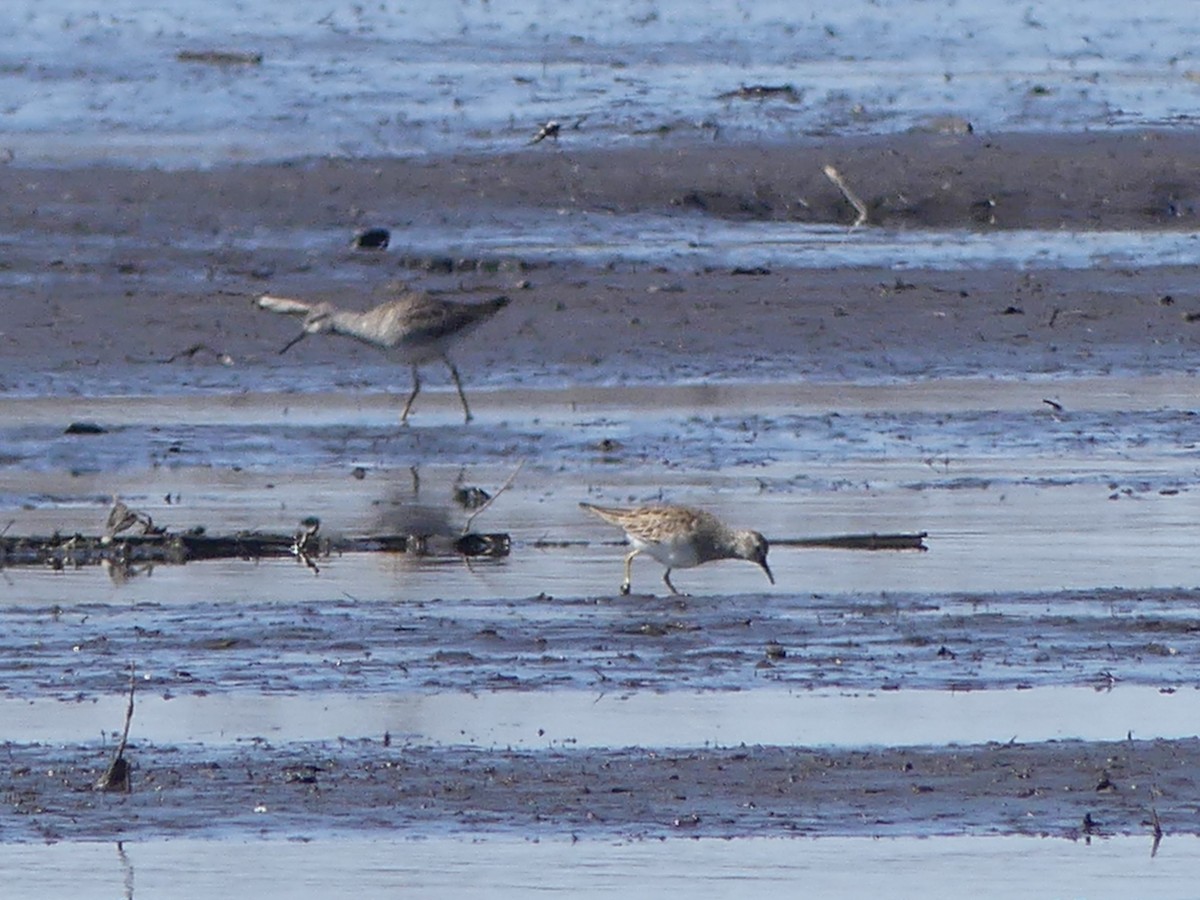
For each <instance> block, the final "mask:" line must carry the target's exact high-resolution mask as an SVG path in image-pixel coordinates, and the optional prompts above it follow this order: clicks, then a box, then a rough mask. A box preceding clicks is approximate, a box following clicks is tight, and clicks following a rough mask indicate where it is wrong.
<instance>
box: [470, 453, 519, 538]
mask: <svg viewBox="0 0 1200 900" xmlns="http://www.w3.org/2000/svg"><path fill="white" fill-rule="evenodd" d="M524 466H525V460H521V461H520V462H519V463H517V467H516V468H515V469H513V471H512V474H511V475H509V476H508V478H507V479H505V481H504V484H502V485H500V489H499V490H497V491H496V493H494V494H492V496H490V497H488V498H487V500H485V501H484V503H483V504H482V505H481V506H480V507H479V508H478V509H476V510H475V511H474V512H473V513H471V514H470V515H469V516H467V521H466V523H465V524H464V525H463V530H462V533H463V534H464V535H465V534H466V533H467V532H469V531H470V530H471V523H472V522H474V521H475V518H476V517H477V516H478V515H479V514H480V513H482V512H483V511H484V510H485V509H487V508H488V507H489V506H491V505H492V504H493V503H495V502H496V498H497V497H499V496H500V495H501V494H503V493H504V492H505V491H507V490H508V489H509V488H510V487H512V484H513V482H514V481H516V480H517V475H518V474H520V472H521V469H522V468H524Z"/></svg>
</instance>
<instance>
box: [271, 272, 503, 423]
mask: <svg viewBox="0 0 1200 900" xmlns="http://www.w3.org/2000/svg"><path fill="white" fill-rule="evenodd" d="M508 302H509V300H508V298H507V297H495V298H493V299H491V300H488V301H486V302H484V303H457V302H455V301H453V300H441V299H439V298H437V297H431V296H429V295H428V294H425V293H420V292H411V293H407V294H404V295H402V296H401V297H399V298H398V299H396V300H389V301H388V302H387V303H381V304H380V305H379V306H376V307H375V308H374V309H369V310H367V311H366V312H354V311H352V310H348V309H338V308H337V307H336V306H334V305H333V304H331V303H307V302H305V301H303V300H290V299H288V298H286V297H274V296H271V295H270V294H264V295H263V296H262V297H260V298H259V299H258V305H259V306H260V307H262V308H263V309H269V310H271V311H272V312H277V313H286V314H288V315H294V316H303V317H304V330H303V331H301V332H300V334H299V335H297V336H296V337H295V338H293V339H292V340H290V341H288V342H287V344H286V345H285V346H284V347H283V349H282V350H280V351H279V352H280V353H286V352H287V351H288V350H290V349H291V348H292V347H294V346H295V345H296V344H298V343H300V341H301V340H302V339H303V338H305V337H307V336H308V335H310V334H320V333H322V332H330V333H331V334H344V335H346V336H347V337H352V338H356V339H357V340H360V341H362V342H363V343H365V344H371V345H372V346H375V347H379V348H380V349H382V350H391V351H394V352H395V353H397V354H398V355H399V356H400V358H401V359H402V360H404V361H405V362H407V363H408V364H409V365H410V366H412V375H413V389H412V393H411V394H409V395H408V400H407V401H406V402H405V404H404V412H402V413H401V414H400V421H401V422H407V421H408V414H409V412H411V411H412V405H413V401H414V400H416V399H417V394H418V393H419V392H420V390H421V375H420V372H419V371H418V366H420V365H421V364H422V363H426V362H430V361H431V360H434V359H440V360H441V361H442V362H444V363H445V364H446V366H447V367H448V368H449V369H450V374H451V376H453V378H454V386H455V387H456V388H457V389H458V398H459V400H461V401H462V408H463V413H464V414H465V416H466V421H468V422H470V421H471V419H472V416H471V408H470V407H469V406H468V405H467V395H466V394H465V393H463V386H462V379H461V378H459V377H458V369H457V368H456V367H455V365H454V363H453V362H451V361H450V357H449V356H448V355H447V351H448V350H449V348H450V345H451V344H452V343H454V341H456V340H457V339H458V338H461V337H462V336H463V335H464V334H466V333H467V332H468V331H470V330H471V329H472V328H474V327H475V326H476V325H478V324H479V323H481V322H483V321H485V320H487V319H490V318H491V317H492V316H493V315H495V314H496V313H497V312H498V311H499V310H501V309H503V308H504V307H505V306H507V305H508Z"/></svg>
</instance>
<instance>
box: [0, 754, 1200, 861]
mask: <svg viewBox="0 0 1200 900" xmlns="http://www.w3.org/2000/svg"><path fill="white" fill-rule="evenodd" d="M0 752H3V755H4V764H5V767H6V768H7V769H8V770H9V773H10V784H9V787H8V788H7V789H6V790H7V797H8V803H7V805H8V807H9V810H10V814H9V815H7V816H6V817H5V824H3V825H0V840H5V841H14V840H15V841H38V840H49V841H58V840H80V839H83V840H130V839H136V838H139V837H146V836H160V837H161V836H175V837H179V836H184V835H190V836H205V837H218V838H219V837H228V836H231V835H240V834H246V833H253V834H256V835H257V836H259V837H268V838H272V837H273V838H307V837H311V836H319V835H337V834H346V833H354V832H357V831H361V830H364V829H365V830H367V831H374V830H380V829H382V830H386V831H387V832H388V833H389V834H390V835H391V836H392V837H393V838H395V837H397V836H403V835H405V834H439V833H453V832H456V831H467V832H471V833H478V834H489V833H491V834H505V833H507V834H524V835H526V836H532V835H538V836H543V837H548V836H552V835H563V834H570V835H574V836H575V837H579V838H589V839H597V838H623V839H634V838H658V837H666V836H688V837H735V836H737V837H771V836H781V835H791V836H802V835H823V836H835V835H836V836H871V837H894V836H901V835H904V836H922V837H933V836H940V835H958V834H974V835H986V834H1016V835H1029V836H1041V837H1056V838H1070V839H1073V840H1074V839H1080V838H1085V837H1093V836H1094V837H1101V836H1105V835H1138V834H1144V835H1145V836H1146V841H1147V852H1149V846H1150V842H1151V840H1152V835H1153V829H1154V816H1156V815H1157V817H1158V820H1159V821H1160V822H1161V827H1162V829H1163V831H1164V833H1165V835H1166V836H1167V837H1168V838H1169V837H1170V836H1171V835H1178V834H1190V833H1194V822H1193V819H1194V817H1193V816H1192V807H1193V802H1192V800H1193V797H1194V794H1193V791H1194V788H1195V773H1196V772H1197V771H1198V770H1200V743H1198V742H1197V741H1196V740H1195V739H1191V740H1181V741H1121V742H1107V743H1106V742H1090V743H1082V742H1072V741H1065V742H1050V743H1041V744H994V745H987V746H973V747H955V748H949V749H946V748H922V747H906V748H872V749H862V750H844V751H827V750H813V749H808V748H803V747H755V746H748V747H737V748H730V749H708V750H683V751H679V750H673V749H671V748H669V747H667V748H654V749H624V750H566V751H545V752H536V753H532V752H514V751H505V750H490V751H480V750H474V749H465V748H435V749H431V748H420V747H403V746H396V747H389V746H387V745H385V744H384V743H383V742H382V740H378V741H343V742H339V743H321V744H299V743H289V744H286V745H282V746H272V745H270V744H268V743H261V744H256V745H254V746H243V747H234V748H212V747H188V746H154V745H145V744H140V745H135V746H131V748H130V757H131V758H132V759H133V760H134V761H135V769H134V773H133V783H134V791H133V793H132V794H129V795H125V794H111V793H96V792H94V791H93V790H92V785H93V784H94V783H95V781H96V779H97V778H99V777H100V775H101V774H102V773H103V771H104V769H105V768H106V767H107V765H108V759H109V757H110V756H111V749H106V748H104V747H99V746H68V747H42V746H12V745H9V746H7V747H3V748H0ZM1085 819H1086V823H1085Z"/></svg>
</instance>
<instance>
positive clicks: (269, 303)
mask: <svg viewBox="0 0 1200 900" xmlns="http://www.w3.org/2000/svg"><path fill="white" fill-rule="evenodd" d="M258 305H259V306H260V307H261V308H262V309H269V310H271V312H277V313H287V314H289V315H293V316H303V315H306V314H307V313H308V311H309V310H310V309H312V304H311V303H305V302H304V301H303V300H289V299H288V298H287V297H272V296H271V295H270V294H263V295H262V296H261V297H259V298H258Z"/></svg>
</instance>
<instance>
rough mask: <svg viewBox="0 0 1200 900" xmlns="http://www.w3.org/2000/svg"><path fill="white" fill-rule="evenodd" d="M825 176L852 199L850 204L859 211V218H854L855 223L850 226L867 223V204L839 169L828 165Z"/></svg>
mask: <svg viewBox="0 0 1200 900" xmlns="http://www.w3.org/2000/svg"><path fill="white" fill-rule="evenodd" d="M825 177H826V178H828V179H829V180H830V181H832V182H833V183H834V185H836V186H837V189H838V190H839V191H841V192H842V196H843V197H845V198H846V199H847V200H848V201H850V205H851V206H853V207H854V210H855V212H857V213H858V218H857V219H855V220H854V224H853V225H851V226H850V227H851V228H857V227H858V226H859V225H865V224H867V204H865V203H863V202H862V200H861V198H859V196H858V194H856V193H854V191H852V190H850V185H848V184H846V182H845V180H844V179H843V178H842V176H841V174H839V172H838V170H837V169H835V168H834V167H833V166H826V167H825Z"/></svg>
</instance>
